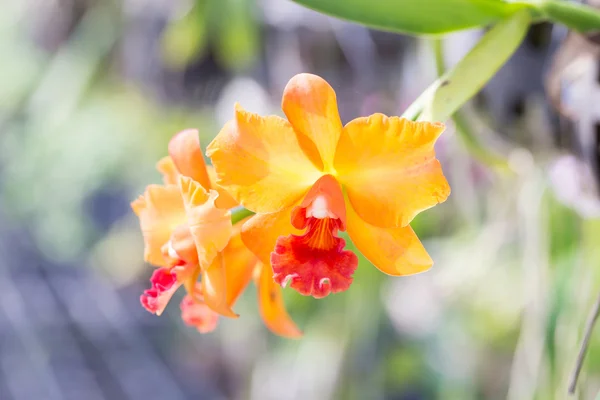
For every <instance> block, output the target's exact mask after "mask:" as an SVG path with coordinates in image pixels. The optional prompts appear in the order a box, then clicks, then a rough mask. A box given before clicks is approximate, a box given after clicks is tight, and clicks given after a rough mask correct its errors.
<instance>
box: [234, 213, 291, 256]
mask: <svg viewBox="0 0 600 400" xmlns="http://www.w3.org/2000/svg"><path fill="white" fill-rule="evenodd" d="M293 209H294V206H292V207H289V208H286V209H285V210H282V211H279V212H276V213H271V214H256V215H253V216H252V217H251V218H250V219H249V220H248V221H247V222H246V223H245V224H244V226H243V227H242V240H243V241H244V244H245V245H246V246H247V247H248V248H249V249H250V251H252V252H253V253H254V254H255V255H256V257H258V259H259V260H260V261H261V262H263V263H264V264H267V265H271V252H273V250H274V249H275V242H276V241H277V238H278V237H279V236H288V235H290V234H292V233H294V234H300V233H301V231H299V230H298V229H296V228H294V227H293V225H292V222H291V218H292V210H293Z"/></svg>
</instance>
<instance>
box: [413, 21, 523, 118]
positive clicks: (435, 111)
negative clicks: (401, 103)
mask: <svg viewBox="0 0 600 400" xmlns="http://www.w3.org/2000/svg"><path fill="white" fill-rule="evenodd" d="M530 22H531V14H530V12H529V10H525V9H523V10H521V11H518V12H516V13H514V14H513V15H512V16H510V17H509V18H507V19H505V20H503V21H501V22H499V23H497V24H496V25H495V26H494V27H493V28H492V29H490V30H489V31H488V32H487V33H486V34H485V35H484V36H483V37H482V38H481V40H480V41H479V43H477V44H476V45H475V47H473V49H471V51H470V52H469V53H468V54H467V55H466V56H465V57H464V58H463V59H462V60H461V61H460V62H459V63H458V64H457V65H456V66H455V67H454V68H452V69H451V70H449V71H447V72H446V73H445V74H444V75H443V76H442V77H441V78H439V79H437V80H436V81H435V82H433V83H432V84H431V85H430V86H429V87H428V88H427V89H425V91H424V92H423V93H422V94H421V95H420V96H419V97H418V98H417V99H416V100H415V101H414V102H413V104H411V105H410V107H408V109H407V110H406V111H405V112H404V114H403V115H402V116H403V117H405V118H409V119H415V118H417V116H418V118H419V119H421V120H425V121H444V120H446V119H447V118H449V117H450V116H451V115H452V114H454V112H456V110H458V109H459V108H460V107H462V106H463V104H465V103H466V102H467V101H468V100H469V99H471V97H473V96H474V95H475V94H476V93H477V92H478V91H479V90H480V89H481V88H482V87H483V86H485V84H486V83H487V82H488V81H489V80H490V79H491V78H492V77H493V76H494V75H495V74H496V72H497V71H498V70H499V69H500V67H502V65H503V64H504V63H505V62H506V60H508V58H509V57H510V56H511V55H512V54H513V53H514V52H515V50H516V49H517V48H518V47H519V45H520V44H521V41H522V40H523V38H524V37H525V33H526V32H527V28H528V27H529V24H530Z"/></svg>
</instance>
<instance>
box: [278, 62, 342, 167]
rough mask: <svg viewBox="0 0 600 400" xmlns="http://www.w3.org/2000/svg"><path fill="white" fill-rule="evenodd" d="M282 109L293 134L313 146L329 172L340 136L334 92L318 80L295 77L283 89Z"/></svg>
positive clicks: (299, 75)
mask: <svg viewBox="0 0 600 400" xmlns="http://www.w3.org/2000/svg"><path fill="white" fill-rule="evenodd" d="M281 108H282V109H283V112H284V113H285V115H286V116H287V118H288V120H289V121H290V123H291V124H292V126H293V127H294V129H295V130H296V132H298V133H301V134H303V135H306V136H307V137H309V138H310V139H311V140H312V141H313V142H314V144H315V145H316V147H317V149H318V150H319V154H320V155H321V160H322V161H323V166H324V169H325V171H327V172H332V167H333V159H334V156H335V149H336V148H337V144H338V140H339V137H340V133H341V132H342V121H341V120H340V115H339V113H338V107H337V100H336V96H335V91H334V90H333V88H332V87H331V86H330V85H329V83H327V82H326V81H325V80H324V79H323V78H321V77H319V76H316V75H312V74H298V75H296V76H294V77H293V78H292V79H290V81H289V82H288V84H287V86H286V87H285V89H284V91H283V99H282V101H281Z"/></svg>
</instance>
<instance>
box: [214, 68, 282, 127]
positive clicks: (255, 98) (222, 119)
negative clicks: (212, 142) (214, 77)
mask: <svg viewBox="0 0 600 400" xmlns="http://www.w3.org/2000/svg"><path fill="white" fill-rule="evenodd" d="M236 102H238V103H240V104H241V106H242V107H244V109H245V110H247V111H250V112H253V113H257V114H259V115H269V114H272V113H273V105H272V104H271V100H270V99H269V95H268V93H267V92H266V91H265V89H263V87H262V86H260V84H259V83H258V82H256V81H255V80H253V79H250V78H246V77H239V78H234V79H232V80H231V81H230V82H229V83H228V84H227V85H226V86H225V87H224V88H223V92H222V93H221V97H220V98H219V101H218V102H217V105H216V107H215V110H216V116H217V122H218V125H219V126H223V125H225V123H226V122H227V121H229V120H231V119H232V118H233V105H234V104H235V103H236Z"/></svg>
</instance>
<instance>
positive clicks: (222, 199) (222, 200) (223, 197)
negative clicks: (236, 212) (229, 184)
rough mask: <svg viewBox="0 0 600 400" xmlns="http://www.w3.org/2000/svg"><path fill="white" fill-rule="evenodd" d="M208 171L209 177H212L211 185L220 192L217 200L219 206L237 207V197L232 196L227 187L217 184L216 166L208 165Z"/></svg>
mask: <svg viewBox="0 0 600 400" xmlns="http://www.w3.org/2000/svg"><path fill="white" fill-rule="evenodd" d="M206 171H208V177H209V178H210V187H211V188H213V189H214V190H216V191H217V193H219V197H217V201H215V204H216V205H217V207H219V208H234V207H237V206H238V205H239V204H238V202H237V201H235V199H234V198H233V197H231V195H230V194H229V192H227V191H226V190H225V188H223V187H221V186H219V185H218V184H217V172H216V171H215V168H214V167H213V166H212V165H207V166H206Z"/></svg>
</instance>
